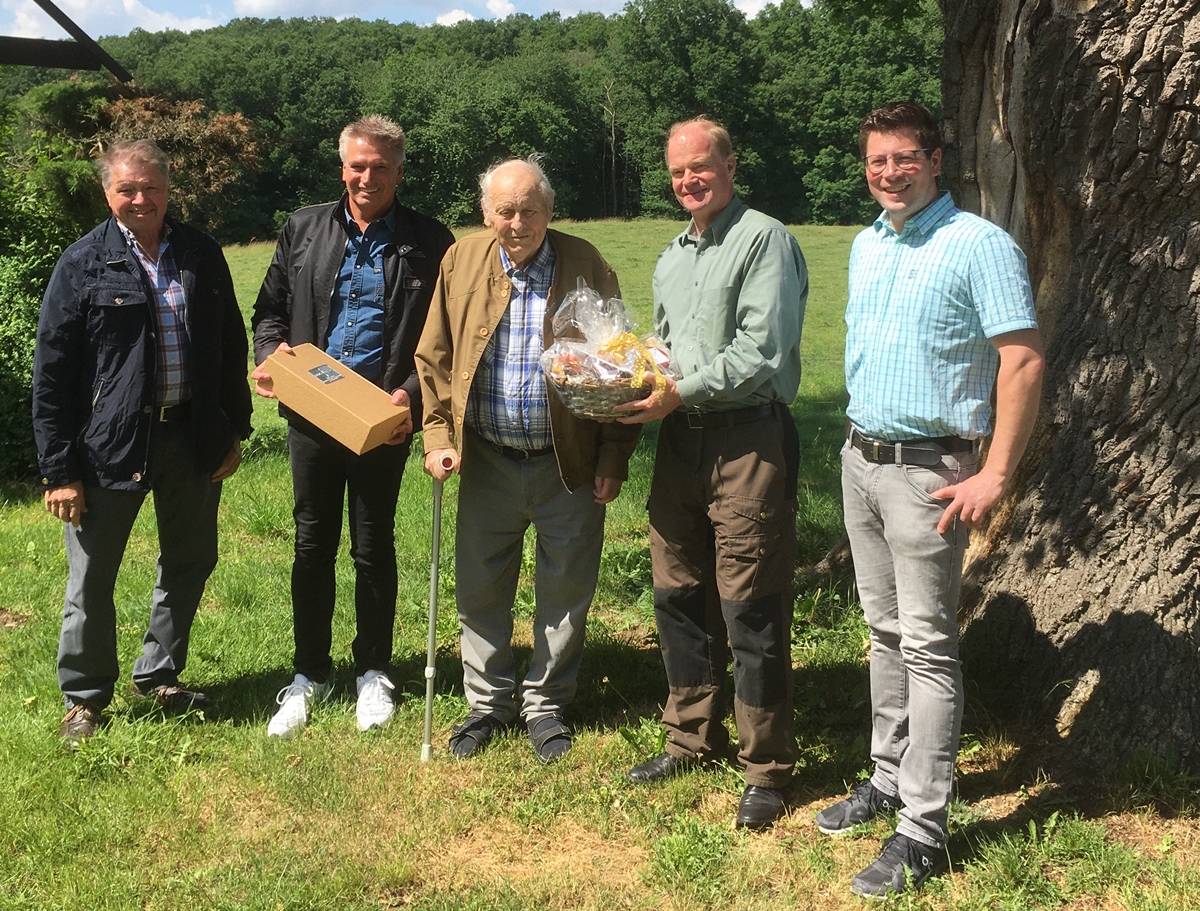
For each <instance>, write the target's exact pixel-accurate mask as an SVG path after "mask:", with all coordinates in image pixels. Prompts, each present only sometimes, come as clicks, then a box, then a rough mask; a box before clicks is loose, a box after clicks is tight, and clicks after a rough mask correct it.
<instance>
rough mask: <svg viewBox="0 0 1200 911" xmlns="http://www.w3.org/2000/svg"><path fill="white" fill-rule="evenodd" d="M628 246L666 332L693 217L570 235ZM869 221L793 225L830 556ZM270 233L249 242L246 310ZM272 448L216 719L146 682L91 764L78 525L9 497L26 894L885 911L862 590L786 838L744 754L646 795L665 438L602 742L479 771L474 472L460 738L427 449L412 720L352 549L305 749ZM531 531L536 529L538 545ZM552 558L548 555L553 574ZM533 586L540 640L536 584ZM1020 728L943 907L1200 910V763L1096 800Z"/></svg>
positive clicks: (610, 597)
mask: <svg viewBox="0 0 1200 911" xmlns="http://www.w3.org/2000/svg"><path fill="white" fill-rule="evenodd" d="M559 227H561V228H563V229H564V230H567V231H570V232H572V233H578V234H581V235H583V236H586V237H588V238H589V239H590V240H592V241H593V242H594V243H596V245H597V246H598V247H599V248H600V249H601V251H602V252H603V253H604V254H605V256H606V257H607V258H608V259H609V260H610V261H611V262H612V263H613V265H614V266H615V268H616V269H617V272H618V274H619V275H620V276H621V281H622V288H623V290H624V293H625V295H626V299H627V301H628V303H629V306H630V309H631V311H632V312H633V313H634V314H635V317H636V319H637V322H638V323H639V325H640V326H641V327H642V328H643V329H648V328H649V326H650V318H649V310H650V275H651V272H652V270H653V265H654V259H655V257H656V255H657V253H658V251H659V249H661V247H662V246H663V245H664V244H665V243H666V242H667V241H668V240H669V239H670V238H671V237H672V236H674V234H675V233H676V232H677V231H678V230H680V228H681V225H680V224H678V223H674V222H665V221H639V222H628V223H627V222H599V223H579V224H560V225H559ZM855 230H856V229H853V228H815V227H804V228H796V229H795V233H796V236H797V237H798V238H799V240H800V243H801V246H802V247H803V249H804V251H805V255H806V257H807V259H808V265H809V269H810V274H811V289H810V295H809V304H808V313H807V318H806V322H805V330H804V343H803V360H804V371H805V372H804V379H803V383H802V386H801V390H800V394H799V396H798V398H797V401H796V404H795V406H794V408H793V412H794V414H795V416H796V420H797V424H798V426H799V427H800V433H801V442H802V446H803V451H802V452H803V460H804V465H803V472H802V476H801V480H802V494H801V509H800V516H799V518H798V523H799V524H798V531H799V533H800V541H801V561H802V562H804V563H806V564H807V563H812V562H815V561H816V560H817V559H819V558H820V556H821V555H822V554H823V553H824V551H825V550H826V549H827V548H828V547H829V546H830V545H831V544H832V543H833V542H834V541H835V540H836V539H837V537H838V534H839V532H840V523H841V511H840V504H839V499H838V480H837V467H836V466H837V462H836V453H837V448H838V446H839V445H840V439H841V434H842V421H843V412H842V409H843V407H844V404H845V392H844V388H843V381H842V373H841V371H842V358H841V352H842V342H843V325H842V322H841V315H842V309H843V307H844V304H845V271H846V258H847V253H848V249H849V244H850V240H851V238H852V237H853V235H854V233H855ZM271 250H272V245H269V244H257V245H251V246H246V247H237V248H231V249H229V250H228V251H227V254H228V257H229V261H230V265H231V267H232V269H233V273H234V279H235V282H236V284H237V288H238V294H239V298H240V300H241V302H242V305H243V309H244V310H245V311H246V312H247V313H248V312H249V309H250V307H251V305H252V303H253V300H254V296H255V293H256V291H257V288H258V285H259V283H260V281H261V279H262V275H263V273H264V271H265V268H266V264H267V262H268V261H269V259H270V255H271ZM254 424H255V428H256V433H255V437H254V439H253V440H252V441H251V443H250V444H249V446H248V447H247V459H246V461H245V462H244V463H243V466H242V468H241V470H240V471H239V472H238V474H237V475H236V476H235V477H234V478H233V479H232V480H231V481H229V482H227V484H226V487H225V494H224V500H223V502H222V506H221V536H222V543H221V562H220V564H219V565H218V567H217V570H216V572H215V573H214V574H213V577H212V579H211V580H210V582H209V585H208V589H207V593H206V596H205V600H204V603H203V604H202V606H201V612H200V615H199V617H198V619H197V623H196V628H195V631H194V633H193V636H192V645H191V655H190V660H189V666H188V671H187V675H186V679H187V681H189V682H192V683H194V684H196V685H198V686H200V687H202V688H204V689H206V690H207V691H208V692H209V693H210V694H211V695H212V696H213V697H214V698H215V700H216V707H215V708H214V709H213V710H212V711H211V712H209V713H208V714H207V717H203V716H201V715H198V714H195V713H192V714H187V715H183V716H164V715H163V714H162V713H161V712H159V711H157V710H155V709H152V708H151V707H149V706H148V705H147V704H146V703H145V701H144V700H139V699H135V698H134V697H132V696H131V695H130V694H129V687H128V683H127V679H128V678H125V681H126V682H122V683H121V684H119V686H118V693H117V697H116V699H115V701H114V703H113V705H112V706H111V708H110V710H109V713H108V714H109V718H110V722H109V724H108V725H107V727H106V728H104V729H103V731H102V732H101V733H100V734H99V735H98V736H97V737H95V738H94V739H93V740H92V741H90V742H89V743H87V744H85V745H84V747H83V748H82V749H80V750H79V751H78V752H77V753H76V754H69V753H67V752H66V751H65V750H64V749H63V748H62V745H61V743H60V742H59V739H58V737H57V733H56V731H57V727H58V722H59V719H60V717H61V714H62V708H61V698H60V695H59V693H58V690H57V686H56V683H55V675H54V666H55V650H56V646H57V638H58V629H59V621H60V613H61V602H62V591H63V586H64V583H65V579H66V566H65V562H64V558H63V550H62V533H61V529H60V527H59V523H58V522H56V521H54V520H53V519H51V518H50V517H49V516H48V515H47V514H46V513H45V512H44V510H43V509H42V507H41V503H40V497H39V496H38V495H37V492H36V491H30V490H23V489H15V490H14V489H10V490H7V491H5V492H4V498H3V502H2V503H0V567H2V570H0V909H9V908H14V909H15V908H22V909H25V908H30V909H34V908H36V909H43V908H45V909H59V908H65V909H76V908H78V909H108V908H112V909H134V908H137V909H183V908H194V909H197V911H200V909H204V911H207V909H263V911H268V909H270V911H275V909H297V911H301V909H303V911H308V909H337V911H352V909H363V911H366V909H379V908H415V909H429V911H433V909H481V911H482V909H488V911H490V909H527V908H528V909H533V908H562V909H567V908H570V909H611V908H637V909H641V908H645V909H657V908H661V907H669V908H678V909H689V911H691V909H696V908H734V907H735V908H739V909H768V908H805V909H807V908H816V909H838V908H857V907H861V905H860V901H859V900H858V899H855V898H854V897H853V896H851V895H850V893H849V891H848V888H847V886H848V882H849V879H850V877H851V876H852V875H853V874H854V873H856V872H857V871H858V870H859V869H861V868H862V867H863V866H865V865H866V864H867V863H868V862H869V861H870V860H871V859H872V858H873V857H874V856H875V854H876V853H877V851H878V848H879V842H880V839H881V837H883V836H884V835H885V834H887V831H888V827H887V825H886V823H885V822H884V821H880V822H877V823H875V824H873V825H870V826H867V827H865V828H864V830H863V831H861V832H859V833H856V834H854V835H851V836H850V837H848V838H843V839H838V840H835V839H829V838H826V837H824V836H821V835H820V834H819V833H818V832H817V830H816V829H815V827H814V826H813V825H812V823H811V819H812V815H813V813H814V812H815V811H816V810H817V809H819V808H821V807H822V806H823V805H825V804H826V803H828V802H830V801H831V800H833V799H837V798H838V797H840V796H842V795H843V794H844V793H845V790H846V788H847V786H848V785H852V784H853V783H854V782H855V781H856V780H858V779H859V778H860V777H861V776H863V775H864V774H865V773H866V771H867V768H868V764H869V757H868V754H867V749H866V746H865V741H864V738H865V736H866V734H867V732H868V701H867V667H866V663H865V660H864V657H865V656H864V650H863V645H864V636H865V627H864V625H863V623H862V618H861V614H860V612H859V611H858V610H857V605H855V604H854V603H853V601H852V599H851V593H850V592H849V591H847V590H844V589H841V588H838V587H837V586H830V585H828V584H825V585H822V586H819V587H813V588H808V589H806V590H803V591H800V592H798V601H797V618H798V622H797V625H796V629H795V633H794V642H793V646H794V649H793V655H794V663H795V670H796V675H795V696H796V704H797V721H796V733H797V738H798V740H799V744H800V750H801V760H800V767H799V769H798V771H797V775H796V779H795V783H794V784H793V786H792V787H791V788H790V790H789V792H788V799H789V803H790V807H791V813H790V815H789V817H788V818H787V819H785V820H784V821H782V822H781V824H780V825H778V826H777V827H776V828H775V829H774V830H773V831H771V832H769V833H764V834H757V835H748V834H745V833H741V832H736V831H734V830H733V829H732V828H731V820H732V817H733V813H734V810H735V808H736V804H737V799H738V795H739V793H740V791H741V787H742V779H741V776H740V774H739V773H738V772H737V771H736V770H734V769H731V768H729V767H728V766H723V767H719V768H716V769H713V770H706V771H699V772H694V773H690V774H686V775H683V776H680V777H678V778H676V779H673V780H670V781H668V782H664V783H661V784H656V785H653V786H648V787H635V786H633V785H630V784H628V783H627V782H626V781H625V778H624V773H625V771H626V770H627V769H628V768H629V767H630V766H632V765H634V764H636V763H638V762H641V761H643V760H644V759H646V758H648V757H650V756H651V755H654V754H655V753H656V752H658V750H659V748H660V744H661V737H662V734H661V729H660V728H659V726H658V724H657V715H658V704H659V702H660V701H661V700H662V699H663V698H664V697H665V694H666V680H665V676H664V673H663V669H662V662H661V659H660V657H659V654H658V651H657V646H656V640H655V637H654V624H653V612H652V609H651V603H650V590H649V586H650V566H649V553H648V550H647V544H646V514H645V501H646V495H647V492H648V483H649V472H650V464H651V458H652V451H653V450H652V442H653V435H654V434H653V429H652V428H651V430H650V432H648V433H647V434H646V435H645V437H644V439H643V443H642V444H641V447H640V448H639V450H638V452H637V454H636V456H635V460H634V464H633V466H632V476H631V479H630V482H629V483H628V484H627V485H626V487H625V490H624V492H623V493H622V495H621V497H620V498H619V500H618V501H617V502H616V503H614V504H613V505H612V506H610V508H609V519H608V525H607V532H606V545H605V553H604V560H603V565H602V569H601V579H600V585H599V588H598V591H597V595H596V603H595V607H594V609H593V614H592V617H591V620H590V623H589V633H588V644H587V649H586V653H585V657H584V662H583V667H582V670H581V672H580V688H579V697H578V699H577V701H576V703H575V704H574V705H573V706H572V708H571V711H570V714H569V720H570V721H571V722H573V724H574V725H575V727H576V731H577V737H576V741H575V749H574V750H573V751H572V752H571V753H570V754H569V755H568V757H567V758H566V759H565V760H564V761H563V762H560V763H558V764H556V765H554V766H550V767H542V766H540V765H538V763H537V762H536V760H535V759H534V757H533V754H532V751H531V748H530V746H529V744H528V741H527V739H526V737H525V736H524V733H523V732H516V733H512V734H510V735H508V736H504V737H501V738H500V739H499V740H498V742H496V743H495V744H494V745H493V746H492V747H491V748H489V749H488V750H487V751H486V752H485V753H484V754H483V755H481V756H480V757H478V758H477V759H475V760H472V761H469V762H462V763H459V762H453V761H451V760H450V759H449V758H448V757H447V753H446V750H445V743H446V738H447V736H448V734H449V728H450V726H451V725H452V724H453V723H454V722H455V721H457V720H459V719H460V718H461V717H462V716H463V715H464V714H465V712H466V701H465V699H464V698H463V694H462V674H461V667H460V665H459V653H458V639H457V627H456V621H455V615H454V609H453V601H454V573H453V560H452V554H453V549H454V521H453V520H454V513H455V505H456V491H457V485H456V484H455V483H454V482H451V483H449V484H448V485H447V488H446V503H445V511H444V524H443V528H444V536H443V550H442V553H443V563H442V567H441V580H442V581H441V592H440V597H439V636H438V642H439V656H438V671H439V674H438V681H437V691H438V696H437V702H436V706H435V723H436V732H435V753H434V759H433V761H432V762H430V763H428V764H421V763H420V762H419V761H418V757H419V755H420V740H421V723H422V713H423V698H422V697H423V694H424V681H423V678H422V671H423V667H424V655H425V616H426V610H427V603H426V599H427V594H428V584H429V582H428V580H429V559H430V540H429V528H430V510H431V507H430V503H431V494H430V491H431V487H430V482H429V480H428V478H426V477H425V476H424V474H423V473H422V472H421V470H420V462H419V460H418V459H417V458H416V457H415V456H414V458H413V459H412V461H411V462H410V464H409V467H408V471H407V474H406V478H405V481H404V487H403V490H402V492H401V502H400V505H399V507H398V511H397V537H398V551H399V555H400V556H399V560H400V596H399V604H398V610H397V621H396V627H397V629H396V633H397V636H396V647H395V655H394V658H395V668H396V677H395V679H396V682H397V690H398V695H399V696H400V699H401V704H400V706H399V708H398V710H397V717H396V718H395V720H394V722H393V723H392V724H391V725H390V726H389V727H388V728H387V729H385V730H383V731H377V732H371V733H368V734H360V733H358V732H357V730H356V729H355V723H354V703H353V685H354V680H353V670H352V668H351V666H350V665H349V645H350V641H351V639H352V638H353V635H354V629H353V619H352V614H353V606H352V573H351V568H350V565H349V561H348V560H345V559H343V560H342V562H341V563H340V565H339V577H338V582H339V596H338V611H337V615H336V618H335V627H334V656H335V660H336V661H337V678H336V681H335V684H336V687H335V694H334V697H333V699H332V700H331V701H330V702H328V703H326V704H324V705H321V706H319V707H318V708H317V709H316V711H315V715H314V718H313V719H312V723H311V724H310V725H309V727H308V728H307V729H306V730H305V731H304V733H303V734H302V736H300V737H298V738H297V739H295V740H292V741H288V742H278V741H270V740H268V739H267V737H266V721H267V719H268V717H269V716H270V714H271V712H272V710H273V709H274V707H275V703H274V697H275V694H276V692H277V691H278V689H279V688H280V687H281V686H283V685H284V684H285V683H287V682H288V681H289V680H290V676H291V670H290V668H291V650H292V641H291V611H290V600H289V573H290V562H291V548H292V519H291V488H290V476H289V471H288V467H287V461H286V451H285V447H284V435H283V425H282V422H281V421H280V420H279V418H278V417H277V416H276V414H275V412H274V407H273V406H272V405H271V404H270V403H269V402H267V401H266V400H262V399H259V400H257V401H256V406H255V415H254ZM527 543H528V542H527ZM156 550H157V548H156V542H155V537H154V524H153V516H152V514H151V510H150V508H149V507H147V508H146V509H145V510H144V511H143V515H142V516H141V517H140V518H139V520H138V524H137V526H136V528H135V531H134V535H133V538H132V540H131V541H130V545H129V551H128V553H127V555H126V559H125V563H124V566H123V568H122V572H121V575H120V577H119V580H118V586H117V605H118V625H119V630H118V636H119V651H120V655H121V667H122V670H123V673H125V674H128V671H129V669H130V667H131V666H132V662H133V659H134V657H135V656H136V654H137V653H138V651H139V649H140V634H141V632H142V630H143V627H144V623H145V616H146V609H147V601H148V592H149V591H150V588H151V587H152V585H153V581H154V557H155V553H156ZM531 564H532V554H531V552H528V553H527V555H526V566H527V568H528V567H529V566H531ZM530 581H531V580H530V579H529V578H528V577H527V574H525V575H523V577H522V582H521V586H520V590H519V593H518V597H517V604H516V608H515V612H516V614H517V620H518V622H517V629H518V633H517V641H518V644H519V646H520V655H522V656H526V658H525V660H527V656H528V653H529V645H530V638H529V635H528V620H529V618H530V617H531V615H532V606H533V591H532V586H531V585H530ZM1018 740H1019V738H1017V737H1016V736H1015V735H1014V732H1012V731H1006V730H1005V729H1004V728H1003V727H1001V726H999V725H996V724H993V723H990V722H988V721H987V720H986V719H982V720H981V719H974V720H969V723H968V733H967V734H966V735H965V737H964V749H963V751H962V757H961V760H960V773H961V774H960V793H961V799H960V800H959V801H958V802H956V803H955V805H954V807H953V808H952V824H953V827H954V830H955V834H954V839H953V843H952V846H951V850H952V855H953V857H954V859H955V872H954V873H953V874H952V875H951V876H949V877H946V878H944V879H942V880H939V881H935V882H934V883H933V884H931V886H930V887H928V888H927V889H926V890H925V891H924V892H923V893H922V894H921V895H920V896H919V897H917V898H916V899H915V900H911V899H910V898H908V897H905V898H904V899H902V900H900V901H896V902H894V903H893V905H894V906H898V907H927V908H932V909H962V911H966V909H991V908H1005V909H1013V911H1023V909H1032V908H1059V907H1063V908H1072V909H1091V908H1113V909H1116V908H1128V909H1137V911H1143V909H1145V911H1150V909H1174V908H1180V909H1183V908H1195V907H1200V863H1198V858H1200V832H1198V827H1197V825H1196V812H1197V799H1196V794H1195V790H1194V780H1192V779H1188V778H1186V777H1183V776H1171V775H1162V774H1160V773H1159V771H1158V770H1155V769H1146V770H1142V771H1141V772H1140V773H1138V772H1135V773H1131V775H1130V776H1128V777H1127V778H1126V779H1125V780H1123V782H1122V783H1120V784H1117V783H1106V784H1105V785H1104V786H1103V788H1101V789H1100V791H1099V792H1098V793H1097V795H1096V797H1097V800H1095V801H1091V802H1090V803H1089V804H1088V805H1087V806H1086V807H1085V806H1083V805H1081V804H1075V803H1073V802H1072V801H1071V799H1070V798H1069V797H1068V796H1065V795H1064V794H1063V793H1062V792H1061V790H1060V789H1058V788H1057V787H1056V786H1055V783H1054V782H1052V781H1048V780H1046V779H1045V778H1044V777H1040V776H1038V775H1037V774H1035V773H1033V772H1031V771H1030V770H1029V768H1028V763H1024V764H1023V763H1022V762H1021V757H1020V753H1019V749H1018V748H1017V747H1016V746H1015V743H1016V742H1018Z"/></svg>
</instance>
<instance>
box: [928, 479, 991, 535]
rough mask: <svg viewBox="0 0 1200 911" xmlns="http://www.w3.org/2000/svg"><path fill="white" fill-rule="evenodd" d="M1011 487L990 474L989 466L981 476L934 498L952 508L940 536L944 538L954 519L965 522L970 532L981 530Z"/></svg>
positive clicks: (939, 527)
mask: <svg viewBox="0 0 1200 911" xmlns="http://www.w3.org/2000/svg"><path fill="white" fill-rule="evenodd" d="M1006 486H1008V485H1007V484H1006V483H1005V480H1004V478H1002V477H999V476H998V475H997V473H996V472H989V471H988V470H987V468H986V466H985V467H984V468H983V470H982V471H980V472H979V474H976V475H972V476H971V477H969V478H967V479H966V480H965V481H963V482H962V483H961V484H951V485H950V486H949V487H943V488H942V489H941V490H935V491H934V492H933V493H931V494H930V496H931V497H933V498H935V499H938V500H949V501H950V505H949V506H947V507H946V511H945V512H943V513H942V517H941V519H939V520H938V525H937V530H938V534H939V535H944V534H945V533H946V529H947V528H949V527H950V523H951V522H953V521H954V517H955V516H957V517H958V518H960V519H962V521H963V524H965V525H966V526H967V528H978V527H979V526H980V525H982V524H983V518H984V516H986V515H987V514H988V511H989V510H991V508H992V507H993V506H995V505H996V503H997V501H998V500H999V499H1000V498H1001V497H1002V496H1004V488H1005V487H1006Z"/></svg>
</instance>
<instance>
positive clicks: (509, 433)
mask: <svg viewBox="0 0 1200 911" xmlns="http://www.w3.org/2000/svg"><path fill="white" fill-rule="evenodd" d="M554 261H555V258H554V247H553V246H551V244H550V238H549V237H546V238H545V240H543V241H542V246H541V247H540V248H539V249H538V251H537V253H536V254H535V255H534V257H533V259H532V260H530V261H529V264H528V265H527V266H525V268H524V269H517V268H515V267H514V266H513V264H512V261H511V260H510V259H509V258H508V254H506V253H505V252H504V249H503V248H501V250H500V262H501V265H502V266H503V267H504V271H505V273H506V274H507V275H508V278H509V281H510V282H511V283H512V292H511V293H510V296H509V303H508V310H506V311H505V313H504V316H503V317H501V318H500V322H499V323H497V324H496V329H495V331H494V332H493V333H492V339H491V341H490V342H488V346H487V348H485V349H484V352H483V357H481V358H480V360H479V367H478V368H476V371H475V380H474V381H473V382H472V383H471V395H470V398H469V399H468V401H467V414H466V418H467V424H468V425H469V426H470V427H471V428H472V429H473V430H474V431H475V432H476V433H478V434H479V435H480V436H481V437H483V438H484V439H486V440H491V441H492V442H493V443H499V444H500V445H501V446H511V447H512V448H514V449H524V450H526V451H529V450H533V449H548V448H549V447H550V446H551V445H552V443H553V436H552V434H551V431H550V404H549V402H547V401H546V381H545V378H544V377H543V376H542V368H541V357H542V351H543V348H544V346H543V344H542V323H543V321H544V320H545V317H546V300H547V298H549V296H550V286H551V284H552V283H553V282H554Z"/></svg>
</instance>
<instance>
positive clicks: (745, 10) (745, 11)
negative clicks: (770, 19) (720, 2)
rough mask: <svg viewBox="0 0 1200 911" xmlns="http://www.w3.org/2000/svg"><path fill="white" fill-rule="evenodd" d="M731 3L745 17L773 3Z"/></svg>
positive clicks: (736, 0)
mask: <svg viewBox="0 0 1200 911" xmlns="http://www.w3.org/2000/svg"><path fill="white" fill-rule="evenodd" d="M801 2H803V0H801ZM810 2H811V0H810ZM733 5H734V6H736V7H737V8H738V9H740V10H741V11H742V15H744V16H745V17H746V18H747V19H753V18H754V17H755V16H757V15H758V14H759V13H761V12H762V11H763V10H764V9H766V8H767V7H768V6H772V5H774V4H770V3H768V2H767V0H733Z"/></svg>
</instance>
